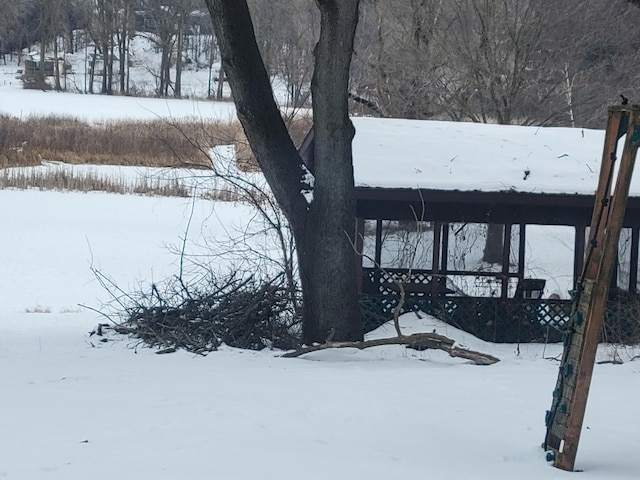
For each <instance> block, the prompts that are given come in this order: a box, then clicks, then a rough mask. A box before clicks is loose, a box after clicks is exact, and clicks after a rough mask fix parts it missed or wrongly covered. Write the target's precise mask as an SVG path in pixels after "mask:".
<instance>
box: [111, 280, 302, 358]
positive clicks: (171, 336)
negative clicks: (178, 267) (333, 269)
mask: <svg viewBox="0 0 640 480" xmlns="http://www.w3.org/2000/svg"><path fill="white" fill-rule="evenodd" d="M141 298H142V299H141V300H137V301H136V302H134V305H129V306H127V308H126V316H125V320H124V321H123V322H120V323H118V324H117V325H116V326H114V327H113V330H115V331H116V332H117V333H120V334H125V335H131V336H134V337H136V338H138V339H139V340H140V341H141V342H142V343H143V344H145V345H146V346H150V347H156V348H160V349H161V352H162V353H167V352H171V351H175V350H177V349H183V350H186V351H189V352H192V353H197V354H206V353H208V352H211V351H215V350H217V349H218V348H219V347H220V346H221V345H228V346H231V347H238V348H245V349H251V350H262V349H263V348H265V347H269V348H278V349H291V348H295V347H296V346H298V345H299V344H300V336H299V328H298V327H299V318H298V317H297V315H295V313H294V312H293V309H292V304H291V301H290V294H289V292H288V291H287V290H286V289H285V288H284V287H283V285H281V283H280V282H278V281H277V280H276V281H269V282H262V283H257V282H255V281H254V280H252V279H244V280H239V279H235V278H232V279H228V280H227V281H225V282H224V283H223V284H222V285H216V286H215V287H211V288H210V290H209V291H208V292H199V293H192V292H189V290H188V289H187V288H186V287H185V288H181V289H180V290H178V291H174V292H173V293H172V294H171V295H166V294H161V293H160V292H159V291H158V288H157V287H156V286H155V285H152V286H151V293H150V294H148V295H144V296H142V297H141ZM129 300H131V297H129Z"/></svg>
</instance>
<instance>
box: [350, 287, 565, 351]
mask: <svg viewBox="0 0 640 480" xmlns="http://www.w3.org/2000/svg"><path fill="white" fill-rule="evenodd" d="M397 302H398V296H397V295H363V296H362V310H363V315H364V324H365V331H370V330H373V329H375V328H377V327H378V326H379V325H382V324H383V323H384V322H386V321H388V320H391V319H392V317H393V309H394V308H395V306H396V305H397ZM416 310H420V311H423V312H425V313H427V314H431V315H433V316H435V317H437V318H439V319H440V320H442V321H444V322H447V323H449V324H451V325H453V326H455V327H457V328H460V329H462V330H464V331H466V332H469V333H471V334H473V335H475V336H477V337H479V338H482V339H483V340H487V341H491V342H497V343H515V342H534V341H550V342H559V341H561V340H562V329H563V328H564V326H565V325H566V322H567V321H568V319H569V315H570V313H571V301H570V300H536V299H513V298H508V299H504V298H478V297H415V296H412V297H408V298H407V300H406V302H405V305H404V307H403V309H402V311H403V313H406V312H411V311H416Z"/></svg>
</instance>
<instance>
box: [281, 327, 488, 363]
mask: <svg viewBox="0 0 640 480" xmlns="http://www.w3.org/2000/svg"><path fill="white" fill-rule="evenodd" d="M454 343H455V341H454V340H452V339H450V338H448V337H445V336H443V335H439V334H437V333H414V334H413V335H401V336H399V337H392V338H380V339H376V340H365V341H362V342H327V343H322V344H317V345H311V346H306V347H300V348H299V349H297V350H294V351H293V352H287V353H285V354H284V355H282V356H283V357H286V358H294V357H300V356H301V355H305V354H307V353H311V352H317V351H318V350H327V349H329V348H357V349H359V350H364V349H365V348H370V347H378V346H381V345H405V346H406V347H407V348H413V349H414V350H427V349H436V350H444V351H445V352H447V353H448V354H449V355H450V356H452V357H459V358H466V359H467V360H471V361H472V362H473V363H475V364H476V365H492V364H494V363H496V362H499V361H500V359H499V358H496V357H494V356H492V355H489V354H486V353H481V352H475V351H473V350H465V349H464V348H459V347H454V346H453V344H454Z"/></svg>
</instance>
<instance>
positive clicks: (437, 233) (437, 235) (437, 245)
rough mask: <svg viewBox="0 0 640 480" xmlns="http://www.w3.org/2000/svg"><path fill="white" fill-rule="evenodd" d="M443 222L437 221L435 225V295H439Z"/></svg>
mask: <svg viewBox="0 0 640 480" xmlns="http://www.w3.org/2000/svg"><path fill="white" fill-rule="evenodd" d="M441 230H442V224H441V223H440V222H435V224H434V225H433V252H432V255H431V258H432V260H431V272H432V273H433V276H434V278H433V279H432V280H431V294H432V295H433V296H434V297H435V296H437V295H438V281H439V274H440V238H441Z"/></svg>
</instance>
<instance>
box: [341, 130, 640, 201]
mask: <svg viewBox="0 0 640 480" xmlns="http://www.w3.org/2000/svg"><path fill="white" fill-rule="evenodd" d="M353 123H354V125H355V128H356V136H355V138H354V142H353V159H354V176H355V181H356V185H358V186H369V187H381V188H423V189H434V190H440V189H442V190H463V191H468V190H478V191H514V192H528V193H567V194H573V193H577V194H587V195H591V194H593V193H594V192H595V190H596V187H597V184H598V175H599V171H600V161H601V158H602V149H603V141H604V131H602V130H588V129H583V128H555V127H520V126H505V125H489V124H481V123H464V122H441V121H433V120H403V119H379V118H354V119H353ZM621 141H622V140H621ZM618 150H619V152H621V151H622V147H621V146H620V147H619V149H618ZM389 166H391V168H389ZM526 172H528V173H526ZM631 195H632V196H640V179H638V178H637V177H636V178H634V181H633V182H632V185H631Z"/></svg>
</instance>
